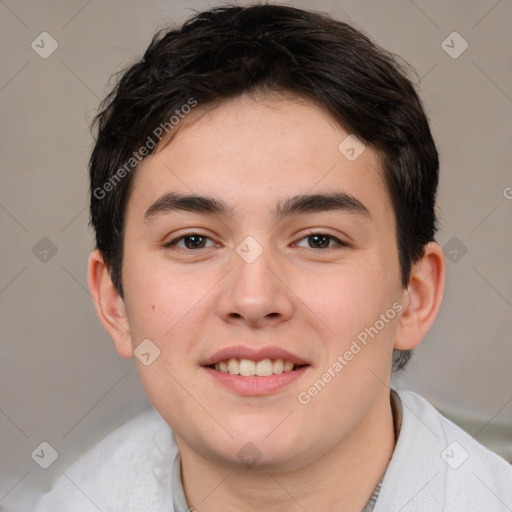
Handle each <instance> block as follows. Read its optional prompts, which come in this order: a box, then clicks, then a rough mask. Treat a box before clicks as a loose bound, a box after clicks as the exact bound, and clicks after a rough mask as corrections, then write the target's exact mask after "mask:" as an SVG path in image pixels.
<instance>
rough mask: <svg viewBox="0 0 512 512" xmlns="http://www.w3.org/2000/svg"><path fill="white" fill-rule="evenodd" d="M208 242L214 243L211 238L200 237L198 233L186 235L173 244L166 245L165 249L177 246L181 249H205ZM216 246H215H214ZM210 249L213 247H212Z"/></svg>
mask: <svg viewBox="0 0 512 512" xmlns="http://www.w3.org/2000/svg"><path fill="white" fill-rule="evenodd" d="M207 240H209V241H210V242H211V243H213V240H211V239H210V238H208V237H206V236H203V235H200V234H198V233H188V234H186V235H183V236H180V237H179V238H175V239H174V240H172V241H171V242H168V243H166V244H165V246H164V247H172V246H176V247H179V248H180V249H191V250H193V249H205V248H206V243H207ZM214 245H215V244H214ZM209 247H212V246H211V245H210V246H209Z"/></svg>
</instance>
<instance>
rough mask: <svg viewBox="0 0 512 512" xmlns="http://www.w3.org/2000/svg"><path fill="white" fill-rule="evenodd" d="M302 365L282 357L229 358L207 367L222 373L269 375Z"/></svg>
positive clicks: (247, 375)
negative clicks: (258, 358) (257, 359)
mask: <svg viewBox="0 0 512 512" xmlns="http://www.w3.org/2000/svg"><path fill="white" fill-rule="evenodd" d="M300 366H302V365H296V364H294V363H293V362H292V361H287V360H283V359H268V358H267V359H261V360H259V361H252V360H251V359H237V358H234V357H232V358H230V359H225V360H224V361H220V362H218V363H215V364H212V365H210V366H209V368H212V369H214V370H217V371H219V372H222V373H229V374H231V375H241V376H243V377H252V376H256V377H270V376H271V375H279V374H281V373H287V372H292V371H294V370H296V369H297V368H299V367H300Z"/></svg>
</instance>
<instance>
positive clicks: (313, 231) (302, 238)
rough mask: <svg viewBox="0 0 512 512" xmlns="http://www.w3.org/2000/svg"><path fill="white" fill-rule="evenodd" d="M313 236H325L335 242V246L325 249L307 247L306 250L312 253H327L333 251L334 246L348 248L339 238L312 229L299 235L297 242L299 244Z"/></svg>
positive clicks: (324, 231)
mask: <svg viewBox="0 0 512 512" xmlns="http://www.w3.org/2000/svg"><path fill="white" fill-rule="evenodd" d="M315 235H323V236H326V237H327V238H330V239H331V240H334V241H335V242H336V244H335V245H334V246H332V247H327V248H325V249H321V248H314V247H308V249H311V250H313V251H327V250H328V249H334V248H335V247H336V246H338V247H340V246H341V247H350V245H349V244H348V243H347V242H345V241H343V240H341V238H339V237H338V236H336V235H332V234H331V233H329V232H328V231H326V230H321V229H312V230H311V231H307V232H306V233H304V234H302V235H301V237H300V238H299V239H298V240H297V242H301V241H302V240H304V239H305V238H309V237H310V236H315ZM297 242H294V245H296V244H297Z"/></svg>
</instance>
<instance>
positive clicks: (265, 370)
mask: <svg viewBox="0 0 512 512" xmlns="http://www.w3.org/2000/svg"><path fill="white" fill-rule="evenodd" d="M255 373H256V375H258V377H268V376H270V375H272V374H273V373H274V371H273V368H272V361H271V360H270V359H263V361H258V362H257V363H256V372H255Z"/></svg>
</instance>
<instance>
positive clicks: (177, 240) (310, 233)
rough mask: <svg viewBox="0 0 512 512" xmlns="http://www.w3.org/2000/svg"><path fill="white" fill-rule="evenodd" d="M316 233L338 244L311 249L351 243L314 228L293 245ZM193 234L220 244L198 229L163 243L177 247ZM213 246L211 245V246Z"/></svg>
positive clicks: (166, 245) (346, 245) (318, 249)
mask: <svg viewBox="0 0 512 512" xmlns="http://www.w3.org/2000/svg"><path fill="white" fill-rule="evenodd" d="M315 235H323V236H326V237H327V238H329V239H330V240H332V241H334V242H336V244H335V245H334V246H332V247H327V248H324V249H322V248H314V247H308V249H311V250H317V251H326V250H327V249H333V248H335V247H336V246H338V247H339V246H342V247H349V246H350V245H349V244H348V243H347V242H345V241H343V240H341V239H340V238H339V237H337V236H335V235H333V234H330V233H329V232H328V231H326V230H321V229H312V230H310V231H307V232H306V233H303V234H302V235H301V237H300V238H299V239H297V241H296V242H293V244H292V245H295V246H297V245H296V244H297V243H298V242H301V241H302V240H304V239H306V238H309V237H310V236H315ZM191 236H199V237H202V238H205V239H207V240H209V241H211V242H213V243H214V244H216V245H219V244H218V243H217V242H215V240H213V239H212V237H210V236H208V235H207V234H205V233H201V232H200V231H198V230H197V231H196V230H193V231H187V232H185V233H183V234H180V235H179V236H175V237H173V238H172V239H171V240H170V241H169V242H165V243H164V244H163V247H164V248H168V247H172V246H176V247H177V243H179V242H180V241H181V240H183V239H184V238H188V237H191ZM210 247H211V246H210ZM210 247H201V248H199V249H187V248H183V247H179V249H183V250H185V251H190V252H192V251H199V250H200V249H208V248H210Z"/></svg>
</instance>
